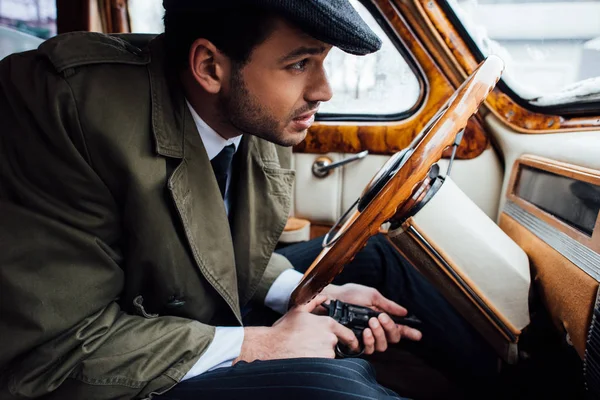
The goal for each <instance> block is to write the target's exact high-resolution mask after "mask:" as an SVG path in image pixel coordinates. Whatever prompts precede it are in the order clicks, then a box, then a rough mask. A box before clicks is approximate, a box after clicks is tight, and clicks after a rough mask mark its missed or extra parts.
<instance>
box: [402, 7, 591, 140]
mask: <svg viewBox="0 0 600 400" xmlns="http://www.w3.org/2000/svg"><path fill="white" fill-rule="evenodd" d="M396 1H397V3H398V4H399V6H400V7H401V8H403V9H408V7H409V5H407V4H406V2H407V0H404V1H403V0H396ZM411 1H412V2H414V5H413V7H412V9H413V10H417V11H418V12H419V13H418V14H416V13H414V14H413V15H412V20H413V24H412V25H413V26H415V25H419V24H420V25H421V26H429V25H431V26H433V27H434V28H435V32H436V34H431V37H430V40H431V41H433V40H434V39H435V41H437V44H435V46H437V48H440V49H441V48H445V50H444V51H443V52H439V53H438V55H437V58H440V57H442V54H445V58H450V59H451V60H452V62H453V64H454V66H455V67H458V71H459V73H461V75H462V78H464V77H466V76H468V75H469V74H471V73H472V72H473V70H474V69H475V68H476V67H477V65H478V62H477V60H476V59H475V56H474V55H473V54H472V53H471V51H470V50H469V47H468V46H467V44H466V42H465V41H464V40H463V38H462V37H461V36H460V33H459V32H458V31H457V30H456V28H455V27H454V26H453V25H452V23H451V22H450V20H449V19H448V16H447V15H446V13H445V12H444V10H443V9H442V7H441V6H440V5H439V4H438V2H436V1H430V0H411ZM422 31H423V29H422ZM423 35H424V34H423V33H422V32H421V36H423ZM432 46H434V45H433V44H432ZM449 70H450V71H452V70H455V71H456V69H455V68H451V69H449ZM453 79H454V80H456V76H455V77H454V78H453ZM486 106H487V107H486V108H487V109H488V110H489V111H491V112H492V113H493V114H494V115H496V116H497V117H498V118H499V119H500V120H502V121H504V122H505V123H506V124H507V125H509V126H510V127H511V128H512V129H514V130H515V131H517V132H520V133H529V134H532V133H558V132H570V131H582V130H598V129H600V118H596V117H567V116H560V115H550V114H540V113H536V112H533V111H530V110H528V109H526V108H524V107H522V106H520V105H519V104H517V103H516V102H514V101H513V100H512V99H511V98H510V97H509V96H508V95H507V94H505V93H503V92H502V91H501V90H500V89H499V88H496V89H495V90H494V91H493V92H492V93H491V94H490V96H489V97H488V98H487V100H486Z"/></svg>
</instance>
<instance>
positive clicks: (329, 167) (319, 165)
mask: <svg viewBox="0 0 600 400" xmlns="http://www.w3.org/2000/svg"><path fill="white" fill-rule="evenodd" d="M368 154H369V150H365V151H361V152H360V153H358V154H355V155H353V156H352V157H348V158H345V159H343V160H341V161H336V162H333V161H332V160H331V159H330V158H329V157H319V158H317V159H316V160H315V162H314V163H313V165H312V173H313V175H314V176H316V177H317V178H325V177H326V176H328V175H329V174H331V172H332V171H333V170H334V169H336V168H339V167H341V166H344V165H346V164H349V163H351V162H354V161H358V160H362V159H363V158H365V157H366V156H367V155H368Z"/></svg>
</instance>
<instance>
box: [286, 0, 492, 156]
mask: <svg viewBox="0 0 600 400" xmlns="http://www.w3.org/2000/svg"><path fill="white" fill-rule="evenodd" d="M373 1H374V3H375V4H376V5H377V7H378V9H379V10H380V11H381V14H382V15H383V16H384V17H385V19H386V21H387V23H388V24H389V25H390V26H391V27H392V28H393V30H394V31H395V32H396V34H397V35H398V39H399V40H400V41H401V42H402V43H403V45H404V46H405V47H406V48H407V49H408V50H409V52H410V53H411V54H412V56H413V57H414V59H415V63H416V64H417V65H418V66H419V67H420V68H421V73H422V75H423V77H424V78H425V80H426V84H425V87H424V88H423V89H422V90H424V92H423V93H422V96H424V97H425V101H424V104H423V106H422V107H421V109H419V110H418V111H417V113H416V114H415V115H414V116H412V117H411V118H409V119H406V120H404V121H398V122H377V121H374V122H369V123H338V122H322V123H317V124H315V125H314V126H313V127H312V128H311V129H309V131H308V134H307V136H306V139H305V140H304V141H303V142H302V143H301V144H299V145H298V146H296V147H295V148H294V151H296V152H300V153H317V154H324V153H329V152H341V153H359V152H361V151H363V150H369V152H370V153H372V154H383V155H390V154H394V153H396V152H398V151H400V150H402V149H404V148H406V147H407V146H408V145H409V144H410V142H411V141H412V140H413V138H415V137H416V136H417V135H418V134H419V132H420V131H421V130H422V129H423V127H424V126H425V125H426V123H427V122H428V121H429V119H431V118H432V117H433V116H434V115H435V114H436V112H437V111H438V110H439V109H440V107H442V105H443V104H444V103H445V102H446V100H448V99H449V98H450V96H451V95H452V94H453V93H454V90H455V85H453V84H452V82H450V80H449V79H448V78H447V77H446V76H445V75H444V72H442V70H441V69H440V68H439V67H438V66H437V65H436V63H435V61H434V59H433V58H432V57H431V56H430V54H429V53H428V51H427V50H426V48H425V47H424V46H423V44H422V43H421V42H420V41H419V40H418V39H417V37H416V36H415V34H414V32H413V31H412V29H411V28H410V27H409V25H408V23H407V22H406V20H405V19H404V17H403V16H402V15H401V14H400V13H399V11H398V9H397V8H396V7H395V6H394V5H393V4H392V1H391V0H373ZM456 86H457V85H456ZM488 146H489V140H488V137H487V135H486V133H485V130H484V128H483V126H482V124H481V123H480V121H478V120H477V119H476V118H472V119H471V120H470V121H469V124H468V125H467V129H466V131H465V135H464V138H463V143H462V144H461V145H460V146H459V148H458V151H457V158H459V159H472V158H475V157H477V156H479V155H480V154H481V153H483V152H484V151H485V150H486V149H487V148H488ZM450 153H451V152H450V151H447V152H446V153H445V154H444V156H445V157H448V156H449V155H450Z"/></svg>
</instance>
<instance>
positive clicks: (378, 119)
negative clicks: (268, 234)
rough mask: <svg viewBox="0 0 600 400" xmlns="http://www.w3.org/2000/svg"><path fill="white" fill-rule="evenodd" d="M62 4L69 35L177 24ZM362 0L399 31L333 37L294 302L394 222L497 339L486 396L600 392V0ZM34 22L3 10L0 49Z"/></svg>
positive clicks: (27, 38) (392, 362)
mask: <svg viewBox="0 0 600 400" xmlns="http://www.w3.org/2000/svg"><path fill="white" fill-rule="evenodd" d="M50 2H51V3H53V5H54V6H55V8H54V10H56V12H57V17H56V21H57V22H56V23H57V32H59V33H65V32H69V31H74V30H89V31H98V32H104V33H109V34H112V35H114V36H115V37H116V38H118V39H119V40H123V41H126V42H128V43H129V44H130V45H131V46H134V47H137V48H139V49H140V50H141V51H143V50H144V48H145V46H146V45H147V43H148V42H149V41H150V40H151V39H152V38H154V37H155V36H156V35H158V34H160V32H161V30H160V29H161V28H160V26H161V20H160V19H161V7H160V4H161V1H159V0H129V1H116V0H103V1H95V0H89V1H87V0H86V1H83V2H81V4H82V5H81V6H73V5H72V4H71V7H69V6H68V5H66V4H67V2H66V0H64V1H61V0H59V1H56V2H55V1H53V0H50ZM351 2H352V4H353V5H354V6H355V8H356V9H357V11H358V12H359V13H360V14H361V16H362V17H363V18H364V19H365V20H366V21H367V22H368V23H369V25H370V26H371V27H372V29H373V30H374V31H375V32H376V33H377V34H378V35H379V36H380V37H381V38H382V40H383V47H382V50H381V51H380V52H378V53H375V54H372V55H369V56H365V57H356V56H351V55H348V54H344V53H342V52H341V51H336V50H335V49H334V50H333V51H332V53H331V54H330V56H329V58H328V60H327V66H326V67H327V70H328V75H329V78H330V81H331V85H332V88H333V92H334V98H333V99H332V101H331V102H329V103H327V104H323V106H322V108H321V111H320V113H319V114H318V115H317V123H316V124H315V125H314V126H313V127H311V128H310V129H309V132H308V135H307V137H306V139H305V140H304V141H303V142H302V143H301V144H300V145H298V146H295V148H294V149H293V150H294V155H293V168H294V170H295V172H296V181H295V186H294V195H293V206H292V213H291V215H290V218H289V220H288V224H287V226H286V228H285V230H284V233H283V235H282V237H281V239H280V245H281V246H285V245H287V244H289V243H294V242H298V241H304V240H309V239H311V238H316V237H320V236H323V235H325V239H324V242H323V252H322V253H321V255H320V256H319V258H318V259H317V260H315V262H314V263H313V265H312V266H311V268H310V269H309V270H308V271H307V272H306V274H305V276H304V278H303V280H302V282H301V283H300V285H299V286H298V287H297V288H296V290H295V291H294V294H293V295H292V301H294V302H295V303H296V304H301V303H304V302H306V301H308V300H310V299H311V298H312V297H313V296H314V295H316V294H317V293H318V291H319V290H320V289H321V288H322V287H323V286H324V285H326V284H327V283H329V282H330V281H331V280H332V279H333V278H334V277H335V276H336V275H337V274H338V273H339V272H340V270H341V268H343V265H344V264H345V263H347V262H348V261H349V260H351V259H352V257H353V256H354V255H355V254H356V252H357V251H359V250H360V248H362V246H363V245H364V244H365V243H366V240H368V238H369V237H370V236H372V235H375V234H377V233H379V232H383V233H384V234H386V235H387V237H388V238H389V240H390V241H391V242H392V243H393V244H394V245H395V246H396V248H397V249H398V250H399V251H400V252H401V253H402V254H403V255H404V256H405V257H406V258H407V259H408V260H409V261H410V262H411V264H412V265H413V266H414V267H415V268H416V269H417V270H418V271H419V272H421V273H422V274H423V275H424V276H425V277H426V278H427V279H428V280H429V281H430V282H431V283H432V284H433V285H434V286H436V288H437V289H438V290H440V292H441V293H442V294H443V295H444V297H446V299H447V300H448V301H449V302H450V303H451V304H452V305H453V307H454V308H455V309H456V310H457V311H458V312H459V313H460V314H461V315H462V316H463V317H464V318H465V319H466V320H467V321H469V323H471V325H472V326H473V327H474V328H475V329H476V330H477V331H478V332H479V333H480V334H481V335H482V337H484V338H485V340H486V341H488V343H489V344H490V345H491V346H492V347H493V348H494V350H495V351H496V353H497V355H498V376H499V380H500V382H501V385H499V387H494V388H490V390H489V392H488V393H482V394H481V398H511V399H538V398H540V399H541V398H545V399H548V398H568V399H584V398H600V321H598V319H599V318H600V297H599V295H598V294H599V291H598V289H599V285H598V283H599V282H600V24H599V23H598V21H600V2H598V1H574V2H569V3H567V2H558V1H542V0H539V1H535V0H515V1H508V0H480V1H468V0H447V1H446V0H439V1H433V0H351ZM8 3H10V1H8ZM5 8H6V6H5ZM2 10H3V8H2V6H0V22H1V21H5V20H6V21H8V19H7V18H4V17H5V16H3V15H2V12H3V11H2ZM557 16H558V17H557ZM5 25H10V24H8V23H7V24H5ZM31 33H32V32H25V33H24V32H23V29H21V30H20V31H19V29H17V28H16V27H15V26H14V24H13V26H10V27H2V26H0V58H3V57H4V56H6V55H8V54H11V53H14V52H18V51H25V50H28V49H33V48H35V47H37V46H38V45H39V44H40V43H42V42H43V40H44V38H38V37H34V36H33V35H32V34H31ZM449 334H451V333H449ZM369 359H370V360H371V361H373V363H374V365H375V367H376V369H377V373H378V377H379V380H380V381H381V383H382V384H383V385H386V386H388V387H390V388H391V389H393V390H395V391H397V392H399V393H402V394H403V395H405V396H407V397H410V398H415V399H441V398H444V399H447V398H461V393H460V392H459V391H458V390H457V389H456V387H455V385H454V383H453V382H452V380H451V379H449V378H448V377H447V376H444V375H443V373H441V372H440V371H438V370H436V369H435V368H433V367H432V366H430V365H427V363H426V362H425V361H424V360H421V359H418V358H416V357H414V356H413V355H411V354H410V353H409V352H407V351H405V350H404V349H403V347H402V342H401V343H400V344H399V345H397V346H395V347H393V348H391V349H390V350H389V351H387V352H386V353H383V354H378V355H374V356H370V357H369Z"/></svg>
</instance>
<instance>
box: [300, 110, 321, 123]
mask: <svg viewBox="0 0 600 400" xmlns="http://www.w3.org/2000/svg"><path fill="white" fill-rule="evenodd" d="M316 113H317V110H314V111H310V112H307V113H304V114H302V115H299V116H297V117H296V118H294V121H306V120H309V119H311V118H313V117H314V116H315V114H316Z"/></svg>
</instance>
